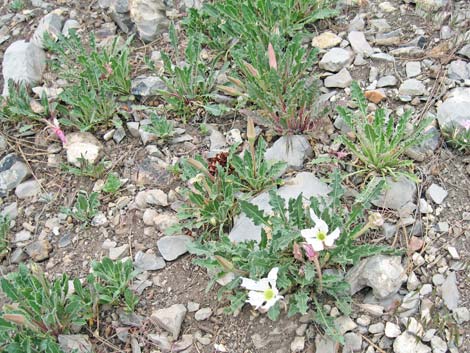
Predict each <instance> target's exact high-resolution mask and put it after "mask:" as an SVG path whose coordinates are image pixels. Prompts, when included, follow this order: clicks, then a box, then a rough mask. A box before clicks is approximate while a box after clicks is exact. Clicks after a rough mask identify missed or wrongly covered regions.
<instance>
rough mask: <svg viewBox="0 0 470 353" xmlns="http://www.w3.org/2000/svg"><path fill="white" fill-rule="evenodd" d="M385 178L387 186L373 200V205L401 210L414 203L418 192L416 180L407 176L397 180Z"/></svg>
mask: <svg viewBox="0 0 470 353" xmlns="http://www.w3.org/2000/svg"><path fill="white" fill-rule="evenodd" d="M385 180H386V182H387V187H386V189H385V190H384V191H383V192H382V193H381V195H380V196H379V197H378V198H377V199H375V200H372V204H373V205H375V206H377V207H384V208H390V209H392V210H401V209H403V208H404V207H405V206H406V205H407V204H411V203H413V200H414V198H415V194H416V184H415V183H414V182H412V181H411V180H409V179H408V178H406V177H399V178H398V179H396V180H395V179H393V178H390V177H386V178H385Z"/></svg>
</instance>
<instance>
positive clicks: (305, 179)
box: [229, 172, 331, 242]
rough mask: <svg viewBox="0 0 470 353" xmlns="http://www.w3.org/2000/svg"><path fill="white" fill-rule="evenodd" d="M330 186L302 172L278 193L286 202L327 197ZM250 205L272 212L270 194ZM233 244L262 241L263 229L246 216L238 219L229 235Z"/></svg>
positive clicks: (254, 199)
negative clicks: (300, 198) (301, 198)
mask: <svg viewBox="0 0 470 353" xmlns="http://www.w3.org/2000/svg"><path fill="white" fill-rule="evenodd" d="M330 190H331V189H330V188H329V187H328V185H326V184H325V183H323V182H322V181H320V180H319V179H317V178H316V177H315V176H314V175H313V174H312V173H308V172H301V173H298V174H297V175H296V176H295V177H294V178H292V179H289V180H287V181H286V183H285V184H284V185H283V186H282V187H281V188H279V189H278V191H277V193H278V195H280V196H281V197H282V198H283V199H284V200H286V201H287V200H289V199H291V198H297V197H298V196H299V195H300V194H302V195H303V197H304V199H306V200H308V199H310V198H311V197H319V196H327V195H328V193H329V192H330ZM250 203H252V204H254V205H256V206H258V207H259V208H260V209H261V210H263V211H269V210H271V206H270V205H269V194H268V193H267V192H264V193H262V194H260V195H258V196H256V197H255V198H253V199H251V200H250ZM229 238H230V240H232V241H233V242H242V241H245V240H255V241H260V240H261V227H260V226H256V225H255V224H254V223H253V222H252V221H251V220H250V219H249V218H248V217H247V216H246V215H245V214H243V213H242V214H240V215H239V216H237V217H236V219H235V222H234V225H233V228H232V230H231V232H230V234H229Z"/></svg>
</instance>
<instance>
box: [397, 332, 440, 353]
mask: <svg viewBox="0 0 470 353" xmlns="http://www.w3.org/2000/svg"><path fill="white" fill-rule="evenodd" d="M393 351H394V352H395V353H431V348H429V347H428V346H426V345H425V344H423V343H421V342H420V341H419V339H417V338H416V337H415V336H414V335H412V334H410V333H408V332H406V331H405V332H403V333H402V334H401V335H400V336H398V337H397V338H396V339H395V341H394V342H393Z"/></svg>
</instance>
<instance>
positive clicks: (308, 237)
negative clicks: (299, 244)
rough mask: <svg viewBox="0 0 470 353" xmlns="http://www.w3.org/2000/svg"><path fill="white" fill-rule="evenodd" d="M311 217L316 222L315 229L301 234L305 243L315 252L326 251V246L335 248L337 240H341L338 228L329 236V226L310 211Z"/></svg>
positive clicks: (304, 230) (302, 231) (306, 230)
mask: <svg viewBox="0 0 470 353" xmlns="http://www.w3.org/2000/svg"><path fill="white" fill-rule="evenodd" d="M310 217H311V218H312V220H313V221H314V222H315V227H313V228H308V229H303V230H301V231H300V234H301V235H302V236H303V237H304V238H305V241H306V242H307V243H308V244H310V245H311V246H312V247H313V250H315V251H321V250H323V249H325V246H327V247H330V246H333V244H334V242H335V240H336V239H338V238H339V228H336V229H335V230H334V231H332V232H331V233H330V234H328V230H329V229H328V224H326V222H325V221H324V220H322V219H320V218H318V217H317V215H316V214H315V212H313V210H312V209H310Z"/></svg>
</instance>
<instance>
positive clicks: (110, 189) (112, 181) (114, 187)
mask: <svg viewBox="0 0 470 353" xmlns="http://www.w3.org/2000/svg"><path fill="white" fill-rule="evenodd" d="M121 186H122V183H121V179H119V177H118V176H117V175H116V174H113V173H111V174H109V175H108V177H107V178H106V181H105V183H104V185H103V191H104V192H106V193H108V194H115V193H116V192H117V191H118V190H119V189H120V188H121Z"/></svg>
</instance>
